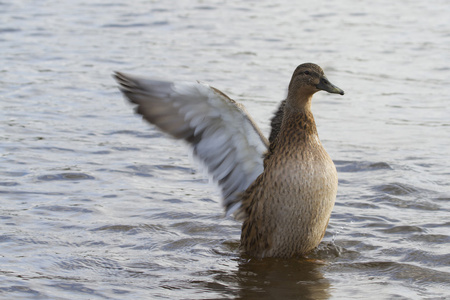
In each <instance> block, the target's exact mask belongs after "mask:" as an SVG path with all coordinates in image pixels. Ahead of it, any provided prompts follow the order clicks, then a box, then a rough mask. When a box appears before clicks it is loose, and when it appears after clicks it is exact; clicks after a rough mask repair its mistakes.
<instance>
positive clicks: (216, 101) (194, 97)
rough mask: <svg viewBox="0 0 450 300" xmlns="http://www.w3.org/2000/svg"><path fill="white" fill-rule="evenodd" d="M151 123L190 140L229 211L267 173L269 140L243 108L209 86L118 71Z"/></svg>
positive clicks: (132, 99)
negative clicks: (260, 175)
mask: <svg viewBox="0 0 450 300" xmlns="http://www.w3.org/2000/svg"><path fill="white" fill-rule="evenodd" d="M114 78H115V79H116V81H117V82H118V83H119V88H120V90H121V91H122V93H123V94H124V95H125V97H126V98H127V99H128V100H129V101H130V102H131V103H134V104H136V105H137V108H136V112H137V113H138V114H140V115H142V116H143V118H144V119H145V120H147V121H148V122H150V123H152V124H154V125H156V126H157V127H158V128H160V129H161V130H162V131H164V132H166V133H168V134H170V135H171V136H173V137H175V138H177V139H183V140H185V141H187V142H188V143H189V144H190V145H191V146H192V148H193V150H194V155H195V156H196V157H197V158H199V159H200V161H201V162H202V163H203V164H204V165H205V166H206V168H207V170H208V172H209V174H210V175H211V176H212V178H213V180H214V181H216V182H217V183H218V185H219V187H220V189H221V192H222V197H223V203H222V204H223V205H224V207H225V208H226V210H227V211H229V210H230V209H231V208H233V209H234V208H236V207H238V206H239V205H240V204H239V197H237V196H238V195H239V194H240V193H241V192H243V191H245V190H246V189H247V187H248V186H249V185H250V184H251V183H252V182H253V181H254V180H255V179H256V178H257V177H258V175H259V174H261V173H262V171H263V155H264V153H265V152H266V150H267V148H268V141H267V139H266V138H265V137H264V136H263V134H262V133H261V131H260V130H259V128H258V127H257V125H256V124H255V122H254V121H253V119H252V118H251V117H250V116H249V114H248V113H247V111H246V109H245V107H244V106H243V105H242V104H239V103H237V102H235V101H234V100H232V99H230V98H229V97H228V96H226V95H225V94H224V93H222V92H221V91H219V90H217V89H215V88H213V87H210V86H208V85H206V84H203V83H200V82H198V83H178V82H177V83H172V82H167V81H159V80H151V79H145V78H140V77H136V76H131V75H128V74H123V73H119V72H116V73H115V74H114Z"/></svg>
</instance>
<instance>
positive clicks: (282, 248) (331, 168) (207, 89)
mask: <svg viewBox="0 0 450 300" xmlns="http://www.w3.org/2000/svg"><path fill="white" fill-rule="evenodd" d="M113 77H114V78H115V80H116V81H117V83H118V85H119V89H120V91H121V92H122V93H123V95H124V97H125V98H126V99H127V100H128V101H129V102H130V103H132V104H133V105H135V112H136V113H137V114H139V115H141V116H142V117H143V119H145V120H146V121H148V122H149V123H151V124H153V125H155V126H156V127H157V128H159V130H161V131H163V132H165V133H167V134H169V135H170V136H172V137H173V138H175V139H180V140H184V141H185V142H187V143H188V144H189V145H190V147H191V148H192V151H193V154H194V156H195V157H196V158H198V159H199V161H200V162H201V163H202V164H203V165H204V166H205V167H206V169H207V171H208V173H209V175H210V176H211V177H212V179H213V180H214V182H216V183H217V185H218V187H219V189H220V192H221V196H222V205H223V207H224V209H225V211H226V213H227V215H233V216H234V218H235V219H236V220H238V221H241V222H242V230H241V240H240V250H241V252H242V253H243V254H245V255H248V256H250V257H255V258H260V259H262V258H266V257H277V258H292V257H300V256H304V255H305V254H307V253H308V252H310V251H311V250H313V249H314V248H316V247H317V246H318V245H319V243H320V242H321V241H322V239H323V237H324V235H325V232H326V228H327V226H328V222H329V219H330V216H331V212H332V209H333V207H334V203H335V200H336V194H337V187H338V177H337V171H336V167H335V165H334V163H333V160H332V159H331V158H330V156H329V155H328V153H327V152H326V151H325V148H324V147H323V145H322V143H321V141H320V139H319V136H318V133H317V127H316V124H315V120H314V117H313V114H312V110H311V106H312V98H313V95H314V94H315V93H316V92H319V91H326V92H328V93H332V94H340V95H344V91H343V90H342V89H340V88H338V87H337V86H335V85H333V84H332V83H331V82H330V81H329V80H328V79H327V77H326V76H325V74H324V71H323V70H322V68H321V67H319V66H318V65H316V64H313V63H303V64H300V65H299V66H298V67H296V69H295V70H294V72H293V74H292V77H291V80H290V83H289V85H288V92H287V97H286V98H285V99H284V100H283V101H281V103H280V105H279V106H278V109H277V111H276V113H275V114H274V116H273V118H272V120H271V130H270V135H269V138H268V139H267V138H266V137H265V136H264V134H263V133H262V132H261V130H260V129H259V127H258V126H257V124H256V122H255V121H254V120H253V118H252V117H251V116H250V114H249V113H248V112H247V110H246V108H245V107H244V105H242V104H241V103H238V102H236V101H235V100H233V99H231V98H230V97H228V96H227V95H226V94H225V93H223V92H221V91H220V90H218V89H216V88H214V87H212V86H209V85H208V84H205V83H202V82H172V81H165V80H156V79H151V78H144V77H140V76H135V75H130V74H125V73H123V72H115V73H114V75H113Z"/></svg>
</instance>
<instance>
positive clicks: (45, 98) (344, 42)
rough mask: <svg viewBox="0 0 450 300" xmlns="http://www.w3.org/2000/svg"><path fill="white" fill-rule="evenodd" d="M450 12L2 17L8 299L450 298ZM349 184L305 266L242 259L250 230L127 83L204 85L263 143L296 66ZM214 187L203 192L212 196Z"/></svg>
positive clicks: (257, 7) (310, 10)
mask: <svg viewBox="0 0 450 300" xmlns="http://www.w3.org/2000/svg"><path fill="white" fill-rule="evenodd" d="M449 12H450V7H449V5H448V1H444V0H441V1H440V0H436V1H432V2H424V1H371V2H370V3H369V2H361V1H360V2H356V1H350V0H345V1H326V2H320V1H315V2H314V1H277V2H273V1H265V0H264V1H130V2H126V1H114V0H108V1H100V0H97V1H38V2H36V1H25V0H18V1H2V2H0V20H1V22H0V43H1V48H0V54H1V56H0V57H1V58H0V61H1V64H0V74H1V76H0V97H1V98H0V110H1V114H0V126H1V134H0V141H1V142H0V149H1V152H0V153H1V164H0V197H1V198H0V203H1V206H0V249H1V252H0V278H1V280H0V297H1V298H2V299H49V298H51V299H160V298H163V299H204V298H207V299H223V298H238V299H254V298H258V299H328V298H330V299H391V298H397V299H421V298H426V299H439V298H446V297H450V289H449V286H450V276H449V275H450V254H449V250H450V236H449V232H450V230H449V229H450V221H449V211H450V183H449V180H450V171H449V170H450V159H449V154H448V153H449V149H450V108H449V107H450V106H449V96H448V95H449V94H450V81H449V78H450V68H449V62H450V23H449V21H448V20H449V19H448V15H449ZM309 61H311V62H315V63H317V64H319V65H321V66H322V67H323V68H324V69H325V72H326V73H327V75H328V78H329V79H330V80H331V81H332V82H333V83H335V84H336V85H337V86H339V87H341V88H342V89H344V90H345V92H346V94H345V96H343V97H341V96H337V95H329V94H326V93H318V94H316V96H315V98H314V103H313V112H314V114H315V117H316V123H317V124H318V130H319V134H320V137H321V140H322V142H323V144H324V146H325V147H326V149H327V151H328V152H329V154H330V155H331V157H332V158H333V160H334V161H335V164H336V166H337V169H338V172H339V178H340V181H339V191H338V197H337V201H336V206H335V209H334V211H333V214H332V217H331V221H330V225H329V227H328V230H327V233H326V236H325V238H324V241H323V242H322V243H321V245H320V246H319V248H318V249H317V250H316V251H314V252H313V253H311V254H310V255H309V256H308V257H307V258H302V259H292V260H279V259H263V260H254V259H249V258H246V257H242V256H240V255H239V251H238V247H239V236H240V224H239V223H238V222H236V221H234V220H232V219H230V218H225V217H224V216H223V213H222V209H221V207H220V197H219V194H218V193H217V191H216V189H215V187H214V186H212V185H211V184H209V183H208V180H207V177H205V175H204V173H203V172H202V171H201V170H199V169H198V168H197V166H196V164H195V162H194V161H193V159H192V158H190V157H189V155H188V151H187V150H188V149H187V147H186V146H185V145H184V144H182V143H180V142H178V141H174V140H171V139H169V138H167V136H165V135H164V134H161V133H160V132H158V131H157V130H155V129H154V128H153V127H151V126H149V125H147V124H145V123H144V122H142V121H141V120H140V118H139V117H137V116H135V115H134V114H133V113H132V108H131V107H130V106H129V105H128V104H127V103H125V101H124V100H123V98H122V96H121V95H120V93H119V92H118V90H117V88H116V86H115V83H114V82H113V80H112V78H111V73H112V72H113V71H114V70H121V71H126V72H129V73H136V74H141V75H147V76H153V77H159V78H166V79H171V80H201V81H205V82H208V83H210V84H212V85H213V86H215V87H217V88H219V89H221V90H222V91H224V92H225V93H227V94H228V95H230V96H231V97H232V98H234V99H236V100H239V101H241V102H243V103H244V104H245V105H246V107H247V109H248V110H249V111H250V112H251V114H252V116H253V117H254V119H255V120H256V121H257V123H258V124H259V125H260V126H261V128H262V129H263V130H264V132H265V133H266V134H267V133H268V131H269V122H268V120H269V118H270V117H271V115H272V113H273V111H274V110H275V108H276V106H277V103H278V101H279V100H281V99H283V98H284V96H285V94H286V88H287V84H288V82H289V80H290V76H291V73H292V71H293V70H294V69H295V67H296V66H297V65H298V64H300V63H303V62H309ZM205 178H206V179H205Z"/></svg>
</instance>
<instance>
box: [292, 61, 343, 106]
mask: <svg viewBox="0 0 450 300" xmlns="http://www.w3.org/2000/svg"><path fill="white" fill-rule="evenodd" d="M320 90H322V91H327V92H328V93H333V94H341V95H344V91H343V90H341V89H340V88H338V87H337V86H335V85H333V84H331V82H330V81H328V79H327V77H326V76H325V74H324V73H323V70H322V68H321V67H319V66H318V65H316V64H312V63H305V64H301V65H299V66H298V67H297V68H296V69H295V71H294V74H292V79H291V83H290V84H289V91H288V97H289V96H291V97H295V98H296V97H298V96H300V97H302V96H303V97H307V98H309V97H310V96H312V95H313V94H314V93H316V92H318V91H320Z"/></svg>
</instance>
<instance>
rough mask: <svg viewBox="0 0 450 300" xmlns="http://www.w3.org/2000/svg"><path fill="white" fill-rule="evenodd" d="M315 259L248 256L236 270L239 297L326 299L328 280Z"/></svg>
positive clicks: (320, 264)
mask: <svg viewBox="0 0 450 300" xmlns="http://www.w3.org/2000/svg"><path fill="white" fill-rule="evenodd" d="M323 267H324V263H323V262H321V261H318V260H308V259H304V258H298V259H289V260H286V259H274V258H267V259H262V260H257V259H250V260H248V261H246V262H242V263H241V264H240V265H239V270H238V271H237V274H236V275H237V276H236V280H237V281H238V283H239V294H238V295H237V296H238V298H241V299H256V298H258V299H328V298H329V297H330V294H329V288H330V283H329V281H328V280H327V279H326V278H324V276H323V274H322V272H321V271H320V269H321V268H323Z"/></svg>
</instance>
